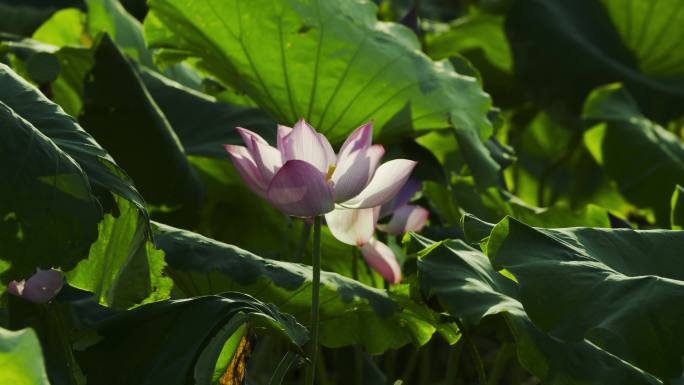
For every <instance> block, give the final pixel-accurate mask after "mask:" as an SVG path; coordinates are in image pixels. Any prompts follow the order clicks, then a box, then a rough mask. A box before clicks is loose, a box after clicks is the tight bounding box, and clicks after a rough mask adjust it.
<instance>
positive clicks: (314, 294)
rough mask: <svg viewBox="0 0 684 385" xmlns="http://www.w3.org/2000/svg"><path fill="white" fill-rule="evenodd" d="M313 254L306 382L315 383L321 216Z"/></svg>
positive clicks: (317, 220) (315, 229)
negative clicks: (308, 359) (308, 361)
mask: <svg viewBox="0 0 684 385" xmlns="http://www.w3.org/2000/svg"><path fill="white" fill-rule="evenodd" d="M313 227H314V231H313V253H312V254H313V255H312V256H311V266H312V268H313V277H312V280H311V330H310V331H311V341H309V357H310V358H311V363H310V364H309V366H308V367H307V370H306V377H305V379H306V384H308V385H314V382H315V380H316V378H315V377H316V375H315V373H316V364H317V363H316V361H317V359H318V323H319V321H318V307H319V292H320V286H321V217H320V216H317V217H316V218H314V225H313Z"/></svg>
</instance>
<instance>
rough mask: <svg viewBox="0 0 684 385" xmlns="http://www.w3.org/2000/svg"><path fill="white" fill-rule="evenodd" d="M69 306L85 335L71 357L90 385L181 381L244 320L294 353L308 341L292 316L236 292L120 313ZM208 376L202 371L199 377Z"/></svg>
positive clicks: (180, 384) (181, 383)
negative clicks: (283, 343)
mask: <svg viewBox="0 0 684 385" xmlns="http://www.w3.org/2000/svg"><path fill="white" fill-rule="evenodd" d="M74 309H75V314H76V316H77V317H78V319H79V322H80V325H81V330H80V331H81V334H82V335H83V336H84V338H83V339H82V340H81V341H79V342H78V343H77V346H80V347H79V348H78V349H77V350H76V359H77V360H78V364H79V365H80V367H81V369H82V370H83V373H84V374H85V376H87V379H88V384H95V385H96V384H103V385H104V384H111V383H121V384H133V385H143V384H149V385H152V384H159V383H164V384H177V385H185V384H187V383H188V381H192V380H191V379H192V378H195V377H196V376H197V375H198V374H200V373H197V372H196V365H201V367H202V368H203V369H206V367H205V366H204V365H205V363H204V362H203V361H204V360H206V359H208V358H209V357H211V358H212V359H213V360H214V362H216V358H217V356H216V354H215V353H217V352H216V351H213V349H214V348H219V349H218V350H219V351H220V348H221V347H222V346H223V343H219V344H211V343H210V341H212V340H214V339H215V338H217V336H218V337H220V338H222V340H223V341H220V342H225V341H227V340H228V339H229V337H230V336H231V335H232V333H233V332H235V331H236V330H238V329H239V328H240V327H242V326H243V325H245V324H247V325H249V327H250V328H251V329H252V330H254V331H256V332H257V333H260V334H264V333H269V334H275V335H277V336H279V337H281V338H283V339H284V340H285V341H286V342H287V343H288V344H289V345H290V346H291V349H292V350H294V351H299V352H301V348H300V346H301V345H303V344H304V343H305V342H306V340H307V339H308V333H307V331H306V329H304V327H302V326H301V325H300V324H298V323H297V321H296V320H295V319H294V318H293V317H292V316H290V315H287V314H283V313H280V312H279V311H278V310H277V309H276V308H275V307H274V306H273V305H268V304H264V303H261V302H259V301H257V300H255V299H254V298H252V297H250V296H248V295H245V294H240V293H223V294H221V295H212V296H204V297H198V298H192V299H185V300H179V301H161V302H155V303H152V304H148V305H143V306H140V307H138V308H135V309H133V310H129V311H122V312H113V311H111V310H108V309H94V308H93V305H92V304H89V303H81V304H78V303H75V304H74ZM170 337H172V338H170ZM213 345H216V346H213ZM205 349H210V350H212V351H207V352H205ZM209 370H210V371H212V372H213V367H211V369H209ZM211 375H212V373H211V372H210V373H201V376H200V378H206V377H207V376H208V378H211ZM193 383H195V382H193ZM198 383H200V384H203V385H209V382H206V381H205V382H198Z"/></svg>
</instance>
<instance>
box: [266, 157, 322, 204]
mask: <svg viewBox="0 0 684 385" xmlns="http://www.w3.org/2000/svg"><path fill="white" fill-rule="evenodd" d="M268 200H269V202H271V204H272V205H273V206H275V207H276V208H277V209H279V210H280V211H282V212H284V213H285V214H288V215H292V216H295V217H314V216H317V215H321V214H325V213H327V212H330V211H332V210H333V209H334V208H335V204H334V202H333V198H332V188H331V187H330V185H329V184H328V183H327V182H326V181H325V174H323V173H322V172H321V171H320V170H318V169H317V168H316V167H314V166H312V165H311V164H309V163H308V162H305V161H303V160H288V161H287V162H285V164H284V165H283V167H281V168H280V170H278V173H276V174H275V176H274V177H273V180H271V184H270V185H269V186H268Z"/></svg>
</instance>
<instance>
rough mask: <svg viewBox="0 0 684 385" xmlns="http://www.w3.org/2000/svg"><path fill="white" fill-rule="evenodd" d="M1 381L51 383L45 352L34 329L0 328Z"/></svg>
mask: <svg viewBox="0 0 684 385" xmlns="http://www.w3.org/2000/svg"><path fill="white" fill-rule="evenodd" d="M0 368H2V370H0V383H2V384H12V385H49V384H50V382H49V381H48V378H47V374H46V373H45V364H44V362H43V352H42V350H41V348H40V342H39V341H38V338H37V337H36V333H35V332H34V331H33V330H32V329H24V330H18V331H10V330H7V329H3V328H0Z"/></svg>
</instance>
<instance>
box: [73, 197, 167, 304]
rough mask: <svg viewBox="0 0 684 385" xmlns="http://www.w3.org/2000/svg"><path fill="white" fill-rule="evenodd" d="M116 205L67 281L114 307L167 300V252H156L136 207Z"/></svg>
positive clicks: (106, 215)
mask: <svg viewBox="0 0 684 385" xmlns="http://www.w3.org/2000/svg"><path fill="white" fill-rule="evenodd" d="M117 203H118V210H117V211H118V215H117V216H114V215H112V214H105V217H104V219H103V220H102V222H101V223H100V225H99V236H98V239H97V241H95V243H93V244H92V246H91V247H90V253H89V254H88V258H87V259H84V260H82V261H81V262H79V264H78V265H77V266H76V268H75V269H73V270H71V271H69V272H67V274H66V276H67V281H68V282H69V284H70V285H72V286H74V287H77V288H79V289H83V290H87V291H90V292H92V293H94V296H95V298H97V299H98V301H99V302H100V303H101V304H103V305H106V306H110V307H114V308H128V307H131V306H133V305H136V304H139V303H141V302H150V301H155V300H162V299H166V298H168V297H169V293H170V291H171V285H172V282H171V280H170V279H169V278H168V277H163V276H162V270H163V268H164V266H165V263H164V253H163V252H162V251H161V250H157V249H155V247H154V245H153V244H152V241H151V240H150V239H149V233H148V231H147V222H146V221H144V220H143V218H141V217H140V216H139V215H138V213H137V210H136V208H135V207H134V206H133V205H131V204H130V203H129V202H128V201H126V200H124V199H120V198H119V199H117Z"/></svg>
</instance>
